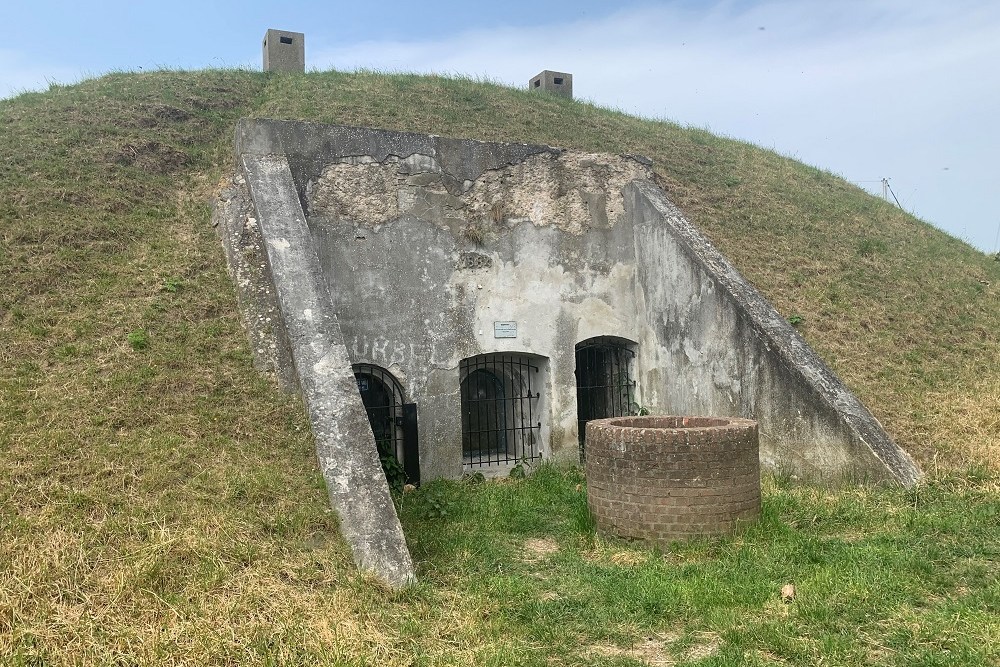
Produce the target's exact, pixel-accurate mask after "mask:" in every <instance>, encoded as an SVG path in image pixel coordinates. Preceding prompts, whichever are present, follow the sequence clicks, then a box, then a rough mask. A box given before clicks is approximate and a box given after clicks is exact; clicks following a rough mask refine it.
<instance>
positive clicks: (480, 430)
mask: <svg viewBox="0 0 1000 667" xmlns="http://www.w3.org/2000/svg"><path fill="white" fill-rule="evenodd" d="M459 370H460V372H461V377H462V384H461V399H462V455H463V462H464V464H465V466H467V467H480V466H489V465H496V464H516V463H520V462H522V461H530V460H533V459H538V458H541V448H540V435H541V428H542V424H541V421H539V420H540V417H541V415H540V414H539V412H540V410H539V399H540V397H541V394H540V393H539V392H538V387H539V379H538V377H537V376H538V365H537V364H534V363H532V362H531V360H530V359H529V358H528V357H527V356H524V355H519V354H499V353H498V354H481V355H478V356H476V357H470V358H468V359H463V360H462V362H461V364H460V365H459Z"/></svg>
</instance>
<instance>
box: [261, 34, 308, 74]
mask: <svg viewBox="0 0 1000 667" xmlns="http://www.w3.org/2000/svg"><path fill="white" fill-rule="evenodd" d="M261 50H262V51H263V59H264V71H265V72H300V73H301V72H305V71H306V36H305V35H304V34H303V33H301V32H289V31H287V30H274V29H268V31H267V32H266V33H265V34H264V41H263V43H262V44H261Z"/></svg>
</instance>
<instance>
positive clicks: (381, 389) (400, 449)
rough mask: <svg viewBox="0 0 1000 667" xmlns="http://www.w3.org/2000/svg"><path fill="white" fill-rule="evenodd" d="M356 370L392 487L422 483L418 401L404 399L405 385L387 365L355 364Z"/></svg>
mask: <svg viewBox="0 0 1000 667" xmlns="http://www.w3.org/2000/svg"><path fill="white" fill-rule="evenodd" d="M352 370H353V371H354V379H355V380H356V381H357V383H358V392H359V393H360V394H361V402H362V403H364V406H365V412H367V413H368V422H369V423H370V424H371V427H372V434H373V435H374V436H375V445H376V447H377V448H378V455H379V459H380V460H381V461H382V469H383V470H384V471H385V474H386V479H388V480H389V484H390V486H393V487H396V488H397V489H401V488H402V486H403V484H419V483H420V463H419V455H418V451H417V406H416V404H412V403H404V402H403V387H402V385H400V384H399V381H398V380H396V378H395V377H394V376H393V375H392V373H390V372H389V371H387V370H385V369H384V368H381V367H379V366H375V365H374V364H354V366H352Z"/></svg>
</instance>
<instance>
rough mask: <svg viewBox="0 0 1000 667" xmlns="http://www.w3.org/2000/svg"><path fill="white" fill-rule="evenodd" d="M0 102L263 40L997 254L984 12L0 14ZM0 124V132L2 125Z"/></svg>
mask: <svg viewBox="0 0 1000 667" xmlns="http://www.w3.org/2000/svg"><path fill="white" fill-rule="evenodd" d="M0 26H4V28H5V29H4V30H3V33H4V41H3V42H0V98H4V97H10V96H13V95H16V94H18V93H19V92H23V91H25V90H44V89H45V88H47V87H48V85H49V84H50V83H59V84H67V83H73V82H76V81H79V80H81V79H83V78H89V77H93V76H99V75H101V74H104V73H106V72H109V71H120V70H134V71H138V70H148V69H158V68H184V69H192V68H202V67H252V68H259V67H260V63H261V53H260V44H261V39H262V38H263V35H264V32H265V31H266V29H267V28H277V29H281V30H291V31H296V32H304V33H305V36H306V67H307V69H317V70H325V69H340V70H351V69H356V68H362V67H363V68H374V69H381V70H399V71H408V72H433V73H438V74H460V75H467V76H473V77H482V78H488V79H490V80H493V81H498V82H502V83H506V84H510V85H513V86H526V85H527V82H528V80H529V79H530V78H531V77H532V76H534V75H535V74H537V73H538V72H539V71H541V70H543V69H550V70H557V71H563V72H570V73H572V74H573V92H574V95H575V97H576V98H577V99H585V100H587V101H590V102H593V103H595V104H598V105H601V106H605V107H612V108H616V109H621V110H623V111H626V112H628V113H633V114H636V115H639V116H643V117H647V118H655V119H660V120H670V121H674V122H677V123H680V124H682V125H689V126H693V127H699V128H705V129H708V130H710V131H712V132H715V133H717V134H721V135H725V136H729V137H733V138H736V139H741V140H744V141H749V142H751V143H754V144H757V145H759V146H762V147H765V148H769V149H773V150H775V151H777V152H779V153H781V154H783V155H787V156H790V157H793V158H796V159H799V160H802V161H803V162H806V163H809V164H811V165H814V166H817V167H820V168H822V169H826V170H829V171H832V172H834V173H836V174H839V175H840V176H843V177H844V178H846V179H847V180H849V181H852V182H854V183H857V184H858V185H859V186H861V187H864V188H866V189H868V190H870V191H872V192H874V193H875V194H877V195H879V196H881V193H882V185H881V180H882V179H883V178H885V179H888V180H889V185H890V187H891V189H892V192H893V193H895V196H896V197H897V198H898V200H899V203H900V204H901V205H902V206H903V208H905V209H906V210H908V211H910V212H911V213H914V214H915V215H917V216H918V217H920V218H922V219H924V220H926V221H928V222H930V223H932V224H934V225H936V226H937V227H940V228H942V229H944V230H946V231H948V232H949V233H951V234H953V235H954V236H957V237H959V238H961V239H964V240H966V241H968V242H969V243H971V244H972V245H974V246H976V247H977V248H979V249H980V250H982V251H984V252H990V253H993V252H997V251H998V250H1000V247H998V245H1000V244H998V233H1000V205H998V203H997V201H996V199H997V193H998V191H1000V129H998V123H1000V77H998V74H997V70H998V65H1000V2H997V1H996V0H948V1H947V2H943V1H942V0H728V1H697V0H674V1H666V0H663V1H660V2H650V1H640V0H635V1H630V0H622V1H620V2H611V1H607V0H605V1H603V2H601V1H597V0H572V1H564V0H554V1H551V2H546V1H545V0H535V1H534V2H527V1H522V0H507V1H506V2H503V3H499V2H497V3H470V2H468V0H466V2H443V1H437V0H423V1H422V2H412V0H411V1H409V2H396V1H395V0H378V1H376V2H358V3H347V2H331V1H330V0H326V1H318V2H281V3H278V2H273V0H272V1H268V2H265V1H261V0H245V1H243V2H214V3H213V2H211V1H210V0H201V1H200V2H191V1H188V0H174V1H172V2H156V3H152V2H137V1H129V2H127V1H121V0H119V1H114V2H110V1H109V2H102V1H100V0H91V1H89V2H85V3H83V2H57V1H55V0H35V1H33V2H21V1H19V0H2V6H0ZM0 113H2V112H0Z"/></svg>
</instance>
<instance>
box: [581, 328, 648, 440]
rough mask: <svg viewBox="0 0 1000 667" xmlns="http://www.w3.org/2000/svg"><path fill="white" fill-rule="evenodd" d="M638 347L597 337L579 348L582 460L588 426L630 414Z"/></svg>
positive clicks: (609, 337)
mask: <svg viewBox="0 0 1000 667" xmlns="http://www.w3.org/2000/svg"><path fill="white" fill-rule="evenodd" d="M634 362H635V344H634V343H631V342H629V341H627V340H625V339H624V338H614V337H612V336H597V337H596V338H588V339H587V340H585V341H583V342H581V343H577V346H576V418H577V428H578V429H579V438H580V456H581V458H582V457H583V456H584V454H585V444H586V439H587V422H588V421H590V420H591V419H604V418H606V417H623V416H625V415H628V414H631V412H632V403H633V400H634V396H635V380H633V379H632V371H633V368H632V367H633V365H634Z"/></svg>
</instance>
